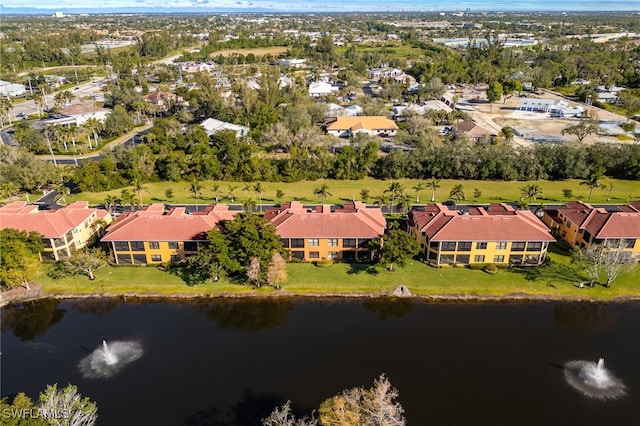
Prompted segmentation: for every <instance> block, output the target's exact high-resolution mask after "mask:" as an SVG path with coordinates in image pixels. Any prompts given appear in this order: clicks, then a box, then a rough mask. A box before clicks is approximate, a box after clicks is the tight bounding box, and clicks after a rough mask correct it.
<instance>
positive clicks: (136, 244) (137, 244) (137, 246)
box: [131, 241, 144, 251]
mask: <svg viewBox="0 0 640 426" xmlns="http://www.w3.org/2000/svg"><path fill="white" fill-rule="evenodd" d="M131 251H144V243H143V242H142V241H131Z"/></svg>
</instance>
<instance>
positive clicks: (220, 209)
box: [101, 204, 237, 264]
mask: <svg viewBox="0 0 640 426" xmlns="http://www.w3.org/2000/svg"><path fill="white" fill-rule="evenodd" d="M236 213H237V212H236V211H230V210H229V206H228V205H226V204H212V205H209V206H206V207H205V208H204V209H203V210H200V211H195V212H192V213H190V214H187V211H186V209H185V208H184V207H174V208H171V209H169V210H165V207H164V205H163V204H151V205H149V206H146V207H144V208H142V209H140V210H136V211H130V212H125V213H123V214H122V215H121V216H120V217H119V218H118V220H116V221H115V222H114V223H113V224H112V225H111V226H110V227H109V228H108V229H107V233H106V234H105V236H104V237H102V240H101V241H103V242H106V243H109V246H110V248H111V250H112V251H113V253H114V257H115V260H116V263H118V264H148V263H161V262H180V261H183V260H185V258H186V257H187V256H189V255H190V254H195V253H196V252H197V251H198V248H199V245H200V244H202V243H204V242H205V241H206V240H207V232H209V231H210V230H211V229H213V228H216V227H219V226H220V225H221V223H222V222H223V221H225V220H232V219H233V217H234V216H235V214H236Z"/></svg>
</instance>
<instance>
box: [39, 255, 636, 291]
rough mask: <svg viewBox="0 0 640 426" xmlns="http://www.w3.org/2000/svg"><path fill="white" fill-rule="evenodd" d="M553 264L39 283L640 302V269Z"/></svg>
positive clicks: (48, 284) (144, 271) (48, 287)
mask: <svg viewBox="0 0 640 426" xmlns="http://www.w3.org/2000/svg"><path fill="white" fill-rule="evenodd" d="M550 257H551V264H550V265H549V266H543V267H538V268H517V269H501V270H500V271H499V272H498V273H497V274H495V275H490V274H488V273H486V272H484V271H481V270H471V269H468V268H442V269H439V268H433V267H430V266H427V265H425V264H423V263H421V262H419V261H415V260H414V261H411V262H409V263H408V264H407V265H406V266H405V267H403V268H396V270H395V272H388V271H386V270H385V269H384V268H382V267H380V266H373V265H366V264H348V263H336V264H334V265H332V266H330V267H328V268H319V267H317V266H315V265H313V264H311V263H292V264H289V265H287V269H288V272H289V281H288V283H287V284H285V285H283V286H282V289H280V290H275V289H273V288H271V287H262V288H253V287H252V286H250V285H242V284H236V283H232V282H229V281H227V280H224V279H222V280H220V281H219V282H217V283H206V284H199V285H192V286H190V285H187V282H188V278H186V277H185V276H183V275H182V274H183V273H185V272H186V270H184V269H182V268H175V269H174V270H173V271H172V272H164V271H161V270H159V269H158V268H155V267H151V266H149V267H132V266H129V267H123V266H120V267H111V266H107V267H105V268H103V269H101V270H100V271H98V273H97V274H96V279H95V280H94V281H91V280H89V279H88V278H87V277H84V276H75V277H67V278H63V279H52V278H49V277H48V276H47V275H46V270H47V268H48V267H49V266H48V265H42V267H41V268H40V271H39V273H38V275H37V276H36V277H35V278H34V281H36V282H39V283H42V286H43V290H44V295H45V296H46V297H92V296H95V297H100V296H122V295H125V296H140V297H185V298H189V297H216V296H221V297H244V296H258V297H271V296H328V297H331V296H340V297H370V296H383V295H388V294H390V293H391V292H392V291H393V289H394V288H395V287H397V286H398V285H404V286H406V287H407V288H408V289H409V290H410V291H411V292H412V293H414V294H415V295H416V296H419V297H422V298H426V299H437V300H447V299H452V300H453V299H460V300H500V299H503V300H526V299H532V300H540V299H550V300H553V299H570V300H613V299H619V298H626V299H638V300H640V284H639V283H640V267H639V266H636V267H635V268H634V269H633V270H632V271H630V272H628V273H626V274H623V275H621V276H620V277H619V278H618V279H617V280H616V281H614V282H613V283H612V285H611V287H610V288H604V287H603V286H601V285H596V286H595V287H593V288H590V287H587V286H585V287H584V288H580V287H579V283H580V282H581V281H586V280H587V279H586V276H584V275H583V272H580V271H579V270H578V269H577V267H575V266H574V265H572V264H570V262H569V258H568V256H564V255H561V254H557V253H551V254H550Z"/></svg>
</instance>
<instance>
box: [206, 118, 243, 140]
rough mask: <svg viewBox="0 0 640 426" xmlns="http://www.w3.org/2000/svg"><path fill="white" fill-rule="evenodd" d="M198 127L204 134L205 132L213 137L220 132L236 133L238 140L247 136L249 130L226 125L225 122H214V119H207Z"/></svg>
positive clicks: (239, 126)
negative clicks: (200, 127)
mask: <svg viewBox="0 0 640 426" xmlns="http://www.w3.org/2000/svg"><path fill="white" fill-rule="evenodd" d="M200 126H202V128H203V129H204V130H205V132H207V134H208V135H209V136H213V135H215V134H216V133H217V132H219V131H221V130H231V131H233V132H235V133H236V137H237V138H238V139H239V138H242V137H244V136H247V135H248V134H249V131H250V130H251V129H250V128H249V127H247V126H242V125H239V124H233V123H227V122H226V121H220V120H216V119H215V118H207V119H206V120H204V121H203V122H202V123H200Z"/></svg>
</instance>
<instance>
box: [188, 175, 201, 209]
mask: <svg viewBox="0 0 640 426" xmlns="http://www.w3.org/2000/svg"><path fill="white" fill-rule="evenodd" d="M201 191H202V184H201V183H200V181H199V180H198V179H196V178H192V179H191V182H190V183H189V192H190V193H191V194H192V195H193V199H194V200H195V202H196V211H197V210H198V197H199V196H200V193H201Z"/></svg>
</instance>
